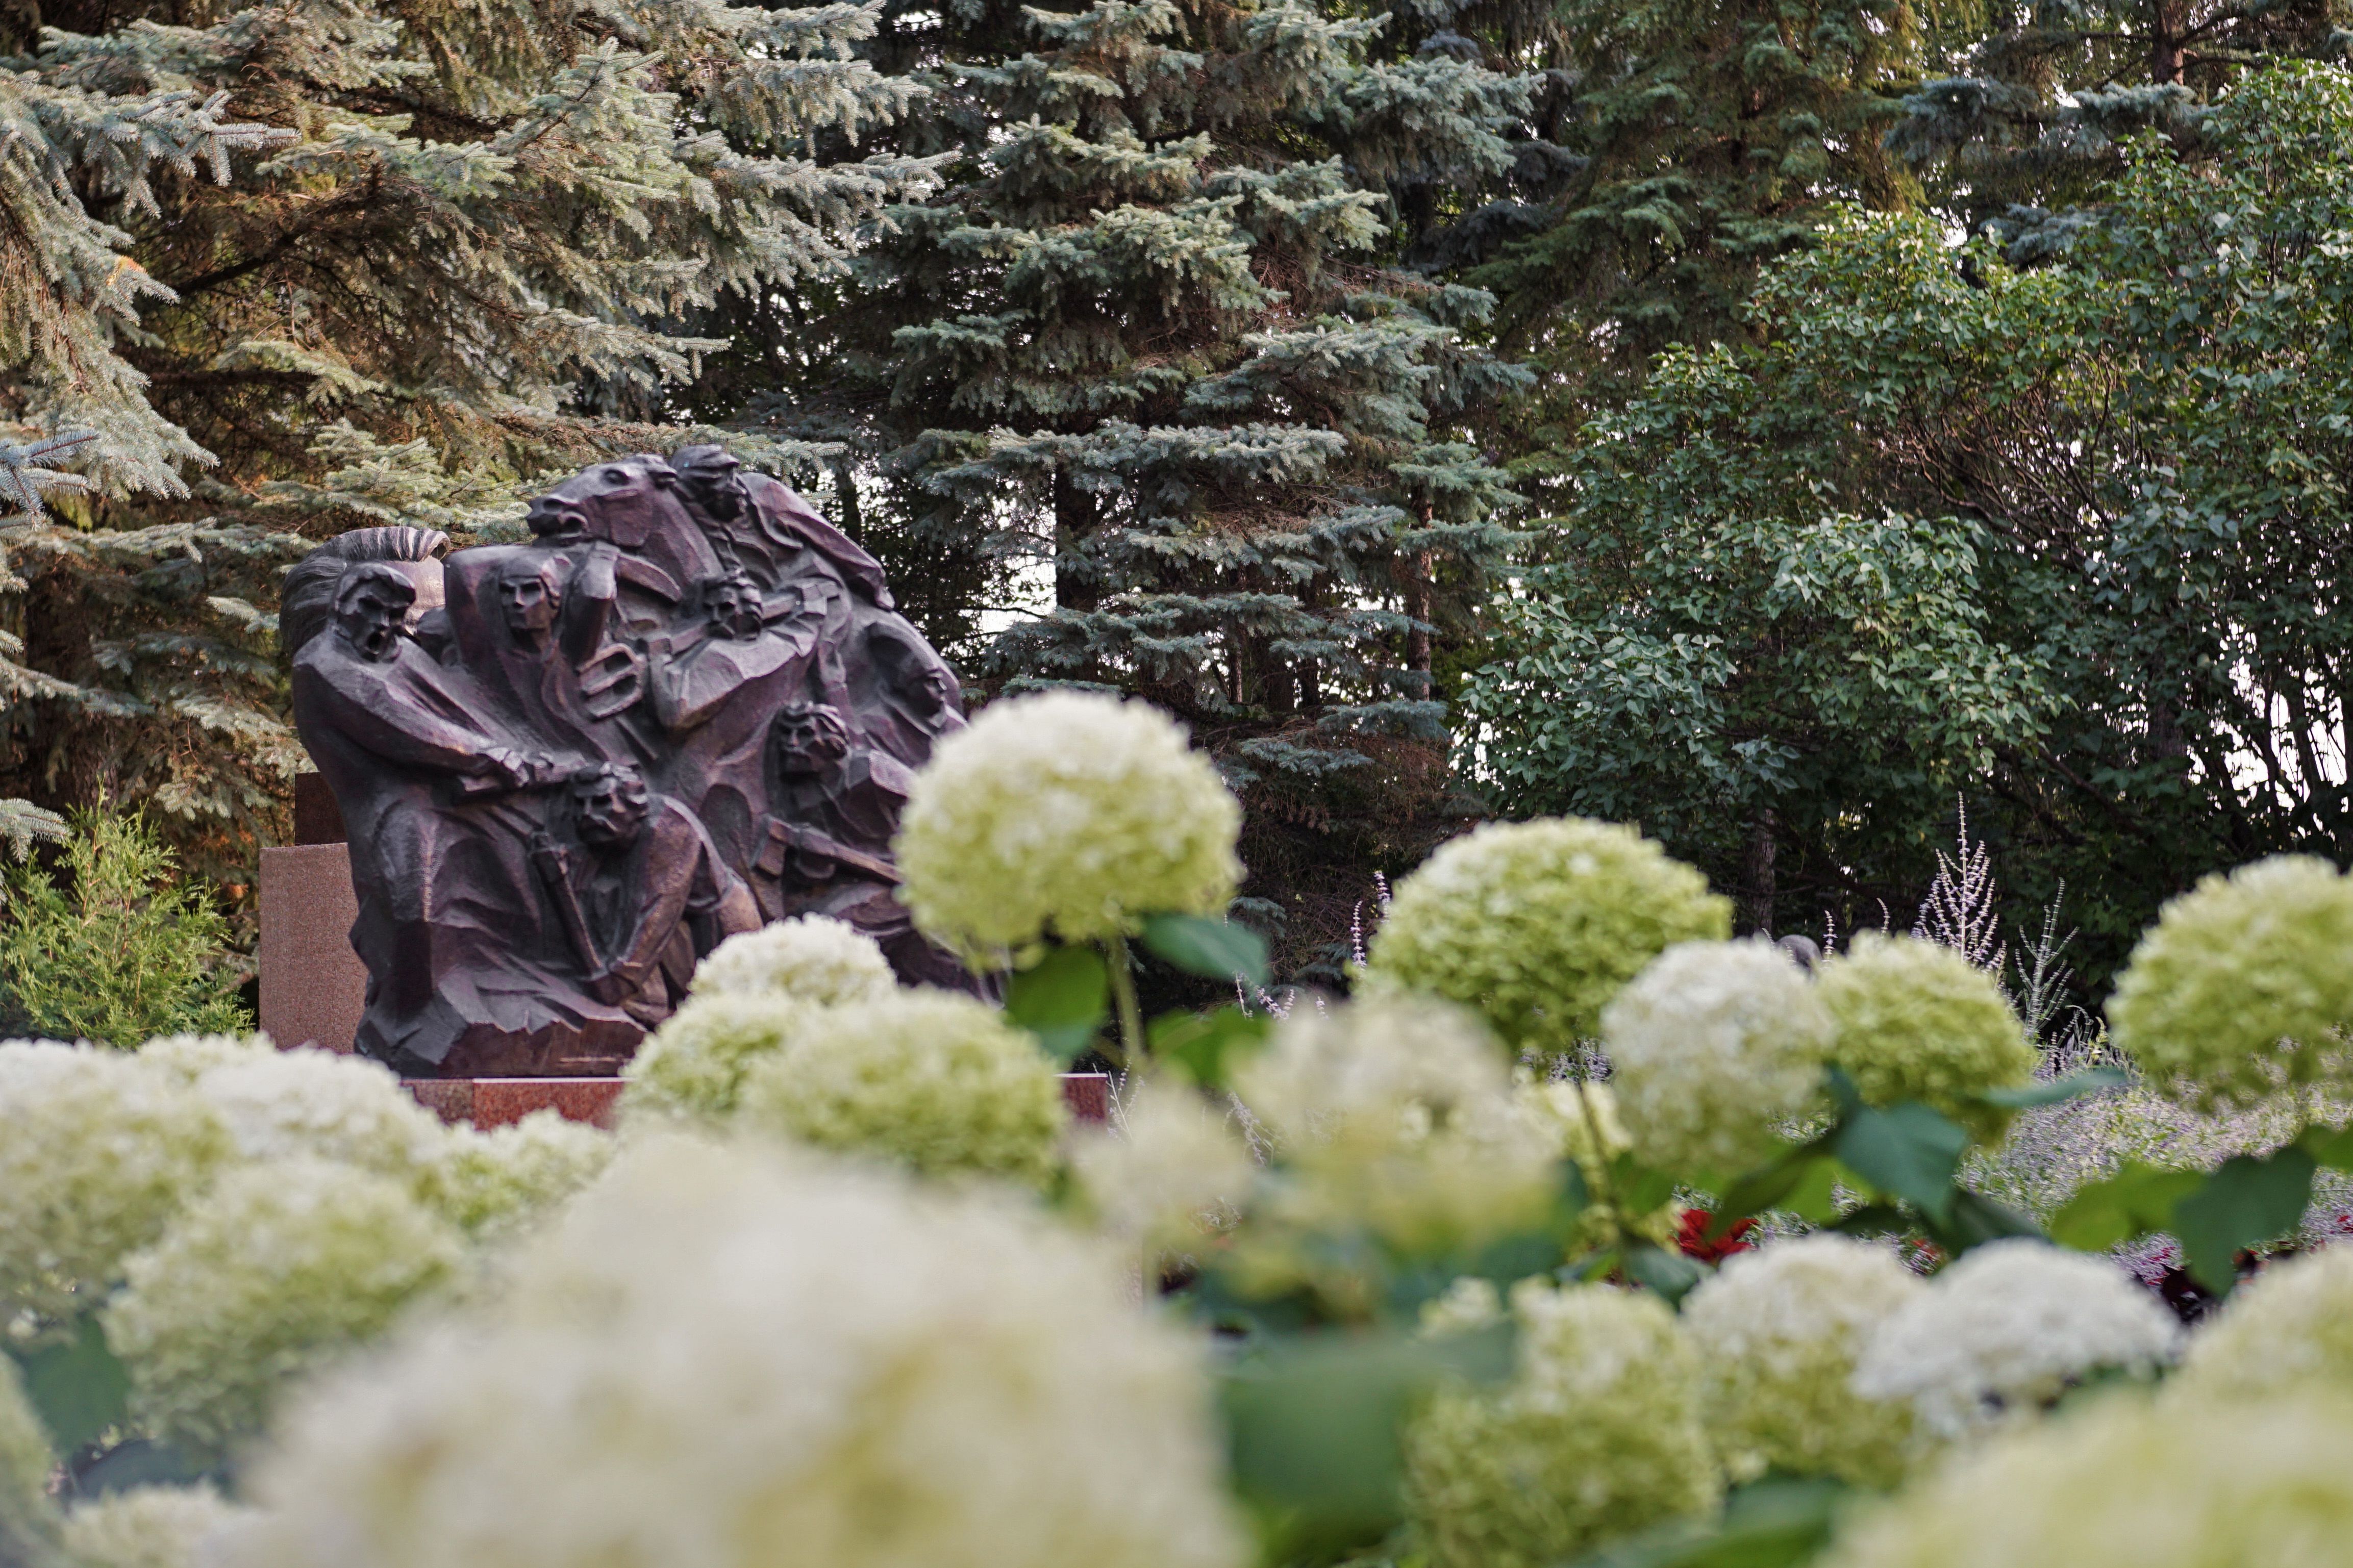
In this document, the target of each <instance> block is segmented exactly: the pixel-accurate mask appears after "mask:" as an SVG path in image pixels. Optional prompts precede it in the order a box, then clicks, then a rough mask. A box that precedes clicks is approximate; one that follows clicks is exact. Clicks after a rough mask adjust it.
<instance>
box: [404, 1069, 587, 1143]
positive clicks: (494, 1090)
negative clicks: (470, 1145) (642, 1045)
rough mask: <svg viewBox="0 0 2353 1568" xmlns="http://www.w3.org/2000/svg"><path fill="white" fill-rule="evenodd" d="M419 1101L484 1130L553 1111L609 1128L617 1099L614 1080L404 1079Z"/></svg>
mask: <svg viewBox="0 0 2353 1568" xmlns="http://www.w3.org/2000/svg"><path fill="white" fill-rule="evenodd" d="M402 1082H403V1083H404V1085H405V1086H406V1088H407V1089H408V1092H409V1093H410V1094H413V1095H415V1096H416V1097H417V1103H418V1104H419V1105H422V1106H424V1107H425V1108H426V1109H427V1110H430V1111H432V1112H433V1114H435V1115H436V1116H438V1117H439V1118H440V1119H441V1120H442V1121H448V1122H459V1121H470V1122H472V1123H473V1124H474V1125H475V1126H476V1127H479V1128H481V1129H483V1130H485V1131H488V1130H489V1129H491V1128H492V1127H505V1126H508V1125H509V1124H511V1123H513V1122H517V1121H522V1119H523V1118H524V1117H526V1116H529V1115H530V1114H531V1113H532V1112H533V1111H534V1110H555V1111H558V1112H560V1113H562V1115H563V1116H564V1118H565V1120H566V1121H586V1122H591V1123H593V1124H595V1125H596V1126H598V1127H610V1126H611V1125H612V1124H613V1106H614V1102H615V1101H617V1100H619V1099H620V1098H621V1080H620V1079H617V1078H412V1079H403V1080H402Z"/></svg>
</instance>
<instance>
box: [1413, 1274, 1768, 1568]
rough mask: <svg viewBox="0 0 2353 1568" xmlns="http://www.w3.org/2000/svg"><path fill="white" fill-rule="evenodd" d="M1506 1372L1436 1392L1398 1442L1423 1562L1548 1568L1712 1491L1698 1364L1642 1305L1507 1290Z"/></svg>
mask: <svg viewBox="0 0 2353 1568" xmlns="http://www.w3.org/2000/svg"><path fill="white" fill-rule="evenodd" d="M1512 1310H1513V1314H1514V1317H1516V1318H1517V1319H1518V1320H1519V1325H1520V1339H1519V1367H1518V1371H1517V1373H1515V1375H1514V1378H1513V1380H1512V1381H1511V1382H1510V1383H1509V1384H1505V1385H1504V1387H1502V1388H1500V1389H1495V1390H1466V1389H1454V1390H1448V1391H1444V1392H1441V1393H1440V1394H1438V1395H1437V1397H1436V1398H1434V1399H1433V1400H1431V1402H1430V1405H1429V1406H1428V1407H1427V1408H1426V1409H1424V1410H1423V1411H1422V1412H1421V1414H1420V1415H1418V1416H1416V1417H1415V1418H1414V1420H1413V1422H1412V1423H1411V1425H1410V1426H1409V1427H1408V1429H1407V1433H1406V1500H1407V1510H1408V1515H1409V1519H1410V1521H1411V1522H1412V1525H1413V1528H1414V1531H1415V1533H1416V1535H1417V1536H1418V1537H1419V1540H1420V1542H1422V1543H1423V1544H1424V1545H1425V1546H1426V1547H1427V1549H1428V1552H1429V1558H1430V1563H1432V1564H1433V1568H1553V1565H1554V1564H1557V1563H1567V1562H1571V1561H1574V1560H1575V1559H1577V1558H1578V1557H1581V1556H1583V1555H1584V1554H1585V1553H1586V1552H1588V1551H1589V1550H1591V1549H1592V1548H1593V1547H1595V1546H1597V1545H1599V1544H1600V1543H1602V1542H1607V1541H1609V1540H1610V1539H1612V1538H1614V1537H1617V1536H1620V1535H1625V1534H1629V1533H1630V1532H1632V1531H1638V1530H1641V1529H1642V1528H1644V1527H1645V1526H1648V1525H1651V1524H1655V1523H1657V1522H1659V1521H1662V1520H1667V1519H1673V1518H1677V1517H1680V1516H1684V1515H1694V1514H1700V1513H1704V1512H1705V1511H1706V1510H1709V1509H1711V1508H1713V1507H1714V1506H1715V1501H1716V1499H1717V1497H1718V1496H1719V1495H1720V1493H1721V1491H1722V1481H1721V1479H1720V1477H1719V1476H1718V1474H1717V1472H1716V1468H1715V1461H1714V1459H1713V1458H1711V1457H1710V1455H1709V1452H1708V1446H1707V1436H1706V1434H1705V1433H1704V1431H1703V1430H1702V1428H1701V1426H1700V1405H1699V1366H1698V1362H1697V1358H1696V1357H1695V1356H1694V1354H1693V1352H1692V1347H1691V1345H1690V1343H1689V1342H1687V1341H1686V1340H1685V1338H1684V1336H1683V1331H1682V1330H1681V1328H1679V1327H1678V1326H1677V1324H1676V1322H1675V1318H1674V1314H1673V1313H1672V1311H1670V1310H1668V1309H1667V1306H1666V1304H1665V1303H1664V1302H1662V1301H1661V1300H1659V1299H1658V1298H1657V1297H1656V1296H1652V1295H1648V1294H1642V1293H1638V1292H1635V1291H1631V1290H1621V1289H1615V1288H1613V1287H1610V1286H1606V1285H1573V1286H1567V1287H1563V1288H1559V1289H1555V1288H1552V1287H1550V1286H1546V1285H1543V1284H1540V1283H1538V1282H1536V1281H1534V1280H1527V1281H1523V1282H1522V1283H1521V1284H1519V1285H1518V1286H1515V1287H1514V1289H1513V1291H1512Z"/></svg>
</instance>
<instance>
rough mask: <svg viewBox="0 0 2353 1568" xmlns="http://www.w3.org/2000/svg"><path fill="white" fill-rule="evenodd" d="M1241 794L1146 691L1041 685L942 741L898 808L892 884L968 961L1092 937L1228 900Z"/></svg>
mask: <svg viewBox="0 0 2353 1568" xmlns="http://www.w3.org/2000/svg"><path fill="white" fill-rule="evenodd" d="M1240 831H1241V807H1240V805H1238V804H1236V802H1235V800H1234V797H1233V795H1232V793H1231V792H1230V791H1229V790H1228V789H1227V788H1226V786H1225V784H1224V783H1223V782H1222V781H1221V780H1219V777H1218V771H1217V769H1216V768H1214V767H1213V766H1211V765H1210V763H1209V760H1208V758H1207V757H1205V756H1203V755H1201V754H1200V753H1199V752H1195V751H1193V750H1191V749H1190V748H1189V747H1188V746H1187V744H1186V739H1185V731H1184V728H1183V727H1182V726H1181V725H1179V724H1178V723H1176V721H1175V720H1173V719H1170V718H1169V717H1168V716H1167V715H1166V714H1164V713H1162V712H1160V711H1159V710H1156V709H1155V708H1153V707H1151V706H1149V705H1148V704H1146V703H1143V702H1123V701H1120V700H1117V699H1114V698H1110V697H1103V696H1096V695H1092V694H1089V693H1085V692H1078V691H1052V692H1048V693H1045V694H1044V695H1042V696H1038V697H1024V698H1020V699H1018V700H1014V701H1010V702H997V703H992V704H990V705H989V706H988V707H987V709H985V710H982V712H981V715H980V717H979V718H977V719H976V720H974V721H973V722H972V726H971V727H970V728H969V729H966V730H963V731H958V732H957V733H955V734H954V735H950V736H948V737H946V738H945V739H944V740H942V741H941V742H940V744H939V749H938V750H936V751H935V752H933V753H932V760H931V762H930V763H929V764H928V765H926V766H925V767H924V769H923V772H921V773H918V774H916V775H915V787H914V793H913V795H910V796H909V797H908V800H907V809H906V811H905V813H904V815H903V816H902V817H901V819H900V829H899V838H898V842H897V850H898V856H899V870H900V874H901V875H902V876H903V877H904V878H905V879H906V885H905V887H904V888H903V889H902V897H903V898H904V899H905V900H906V901H907V905H908V907H909V908H910V909H912V910H913V911H914V915H915V923H916V924H917V925H919V926H921V927H922V928H923V931H925V932H926V933H927V934H928V935H930V936H931V937H933V938H934V940H936V941H938V942H943V943H944V944H945V945H947V946H949V947H952V948H954V949H955V950H957V951H958V952H964V953H965V954H967V955H970V956H972V957H974V958H976V959H978V960H984V961H987V960H991V959H993V958H994V957H995V955H997V954H1001V953H1004V952H1008V951H1018V950H1019V949H1022V948H1024V947H1027V946H1029V945H1031V944H1034V943H1035V942H1037V941H1038V940H1039V938H1040V937H1042V936H1046V935H1049V934H1050V935H1053V936H1056V937H1059V938H1060V939H1061V940H1062V941H1064V942H1090V941H1096V940H1100V939H1103V938H1105V937H1110V936H1113V935H1117V934H1119V933H1121V932H1126V931H1135V930H1136V929H1137V928H1138V926H1139V924H1140V922H1141V920H1142V917H1144V916H1145V915H1153V914H1193V915H1219V914H1223V913H1224V912H1225V909H1226V905H1227V902H1228V901H1229V900H1231V899H1232V897H1233V893H1234V887H1235V885H1236V884H1237V883H1238V882H1239V881H1240V879H1241V862H1240V861H1239V860H1238V859H1236V858H1235V857H1234V840H1235V838H1236V837H1237V836H1238V835H1239V834H1240Z"/></svg>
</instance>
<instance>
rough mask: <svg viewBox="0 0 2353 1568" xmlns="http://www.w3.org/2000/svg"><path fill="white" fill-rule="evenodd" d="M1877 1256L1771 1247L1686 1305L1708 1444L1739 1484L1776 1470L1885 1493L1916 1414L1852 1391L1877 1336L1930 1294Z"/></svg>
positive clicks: (1726, 1270)
mask: <svg viewBox="0 0 2353 1568" xmlns="http://www.w3.org/2000/svg"><path fill="white" fill-rule="evenodd" d="M1924 1290H1926V1286H1925V1285H1923V1284H1922V1283H1921V1281H1920V1280H1919V1279H1916V1278H1915V1277H1914V1275H1913V1274H1912V1272H1911V1271H1910V1270H1909V1269H1907V1268H1905V1267H1904V1266H1903V1265H1902V1264H1901V1263H1899V1262H1897V1261H1896V1260H1895V1258H1894V1255H1893V1254H1891V1253H1890V1252H1888V1250H1887V1249H1886V1248H1884V1247H1873V1246H1872V1245H1870V1244H1869V1243H1866V1242H1861V1241H1856V1240H1853V1239H1852V1238H1850V1237H1843V1236H1829V1235H1823V1236H1809V1237H1799V1238H1797V1239H1794V1240H1788V1241H1775V1242H1770V1243H1767V1245H1766V1246H1764V1247H1760V1248H1758V1249H1757V1250H1756V1251H1753V1252H1744V1253H1740V1254H1738V1255H1736V1256H1735V1257H1733V1258H1730V1259H1728V1260H1726V1261H1725V1265H1724V1267H1723V1268H1722V1269H1720V1270H1718V1271H1717V1272H1716V1273H1715V1275H1713V1276H1711V1277H1710V1278H1708V1279H1704V1280H1702V1281H1701V1282H1700V1286H1699V1289H1695V1290H1694V1291H1693V1292H1692V1293H1691V1295H1690V1297H1689V1298H1688V1299H1687V1300H1685V1301H1684V1302H1683V1328H1684V1331H1686V1332H1688V1333H1689V1334H1690V1335H1691V1338H1692V1342H1693V1344H1694V1346H1696V1347H1697V1349H1698V1352H1699V1357H1700V1364H1701V1367H1702V1369H1703V1371H1702V1377H1703V1384H1704V1401H1705V1409H1706V1413H1707V1428H1708V1435H1709V1436H1711V1437H1712V1438H1713V1439H1714V1440H1715V1446H1716V1451H1717V1452H1718V1453H1719V1454H1721V1455H1722V1456H1723V1458H1724V1463H1725V1468H1726V1469H1728V1470H1729V1471H1730V1472H1731V1473H1732V1476H1733V1479H1736V1480H1742V1481H1747V1480H1754V1479H1757V1477H1758V1476H1761V1475H1763V1474H1764V1473H1765V1472H1766V1470H1767V1469H1770V1468H1778V1469H1782V1470H1787V1471H1789V1472H1791V1473H1792V1474H1796V1475H1803V1476H1813V1475H1829V1476H1836V1477H1838V1478H1840V1479H1842V1480H1847V1481H1852V1482H1854V1483H1856V1484H1857V1485H1860V1486H1868V1487H1885V1486H1892V1485H1893V1484H1894V1482H1896V1481H1897V1480H1899V1479H1902V1477H1903V1474H1904V1470H1905V1466H1906V1464H1907V1463H1908V1461H1909V1460H1910V1459H1911V1458H1912V1455H1913V1449H1914V1431H1913V1412H1912V1406H1911V1405H1910V1404H1909V1403H1908V1402H1906V1401H1904V1400H1901V1399H1890V1400H1881V1399H1866V1398H1864V1397H1863V1396H1862V1395H1861V1394H1857V1393H1856V1392H1855V1391H1854V1387H1853V1377H1854V1370H1855V1364H1856V1363H1857V1362H1858V1361H1859V1360H1860V1359H1861V1358H1862V1354H1863V1352H1864V1351H1865V1350H1866V1349H1867V1348H1868V1346H1869V1344H1870V1342H1871V1337H1872V1334H1873V1331H1875V1330H1877V1329H1878V1328H1879V1327H1880V1326H1881V1325H1882V1324H1883V1323H1885V1322H1886V1321H1888V1320H1889V1319H1890V1318H1892V1317H1894V1315H1895V1313H1896V1311H1897V1310H1898V1309H1900V1308H1902V1307H1903V1306H1904V1305H1905V1303H1906V1302H1909V1301H1911V1300H1915V1298H1917V1297H1918V1296H1920V1295H1921V1293H1922V1292H1923V1291H1924Z"/></svg>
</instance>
